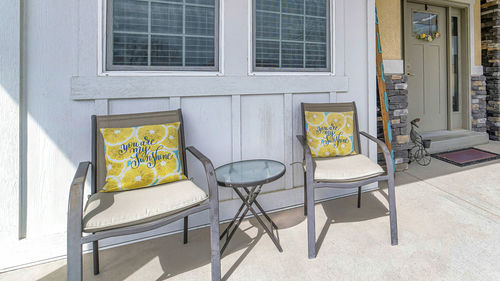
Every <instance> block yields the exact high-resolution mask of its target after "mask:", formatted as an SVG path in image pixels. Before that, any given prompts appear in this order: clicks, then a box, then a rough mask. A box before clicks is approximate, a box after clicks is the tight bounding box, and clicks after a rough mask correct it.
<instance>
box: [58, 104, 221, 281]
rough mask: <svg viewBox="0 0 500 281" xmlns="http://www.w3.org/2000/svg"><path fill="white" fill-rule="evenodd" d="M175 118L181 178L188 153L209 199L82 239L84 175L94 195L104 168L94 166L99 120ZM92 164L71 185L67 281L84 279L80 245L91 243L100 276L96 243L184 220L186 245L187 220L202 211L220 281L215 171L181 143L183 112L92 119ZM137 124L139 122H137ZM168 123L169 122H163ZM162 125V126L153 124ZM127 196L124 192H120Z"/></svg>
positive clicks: (84, 165)
mask: <svg viewBox="0 0 500 281" xmlns="http://www.w3.org/2000/svg"><path fill="white" fill-rule="evenodd" d="M172 117H173V118H176V119H177V120H178V121H179V122H180V128H179V150H180V151H181V153H182V157H181V160H182V164H183V168H184V174H185V175H186V176H188V170H187V165H186V152H187V151H189V152H190V153H191V154H192V155H193V156H194V157H195V158H196V159H198V161H200V162H201V163H202V164H203V166H204V169H205V173H206V177H207V181H208V192H209V199H208V200H207V201H206V202H203V203H202V204H200V205H196V206H194V207H191V208H189V209H186V210H183V211H181V212H178V213H175V214H173V215H170V216H167V217H164V218H161V219H158V220H155V221H151V222H146V223H142V224H137V225H132V226H126V227H120V228H114V229H110V230H103V231H99V232H96V233H92V234H90V235H86V236H83V235H82V233H83V221H82V214H83V194H84V188H85V179H86V177H87V172H88V170H89V167H91V170H92V173H91V175H92V179H91V184H92V190H91V193H92V194H94V193H96V192H97V191H98V190H97V171H98V169H102V168H103V167H98V166H97V164H98V163H99V161H98V160H97V156H98V155H97V145H98V141H97V139H98V130H99V128H98V125H97V124H98V120H99V119H109V120H111V121H112V120H113V118H119V119H121V120H123V119H127V118H130V120H134V119H136V118H137V119H140V118H146V119H147V118H150V119H151V118H159V119H162V118H163V119H165V120H169V118H170V119H171V118H172ZM91 119H92V162H88V161H87V162H81V163H80V164H79V165H78V169H77V171H76V173H75V176H74V178H73V182H72V183H71V187H70V193H69V202H68V229H67V255H68V256H67V261H68V262H67V276H68V280H72V281H73V280H82V279H83V259H82V245H83V244H86V243H92V245H93V247H92V250H93V264H94V274H99V245H98V240H101V239H104V238H109V237H116V236H122V235H129V234H135V233H141V232H145V231H149V230H152V229H156V228H159V227H162V226H164V225H167V224H170V223H173V222H175V221H177V220H180V219H183V218H184V237H183V238H184V243H187V229H188V216H189V215H191V214H195V213H198V212H201V211H204V210H207V209H208V210H209V217H210V243H211V264H212V280H213V281H218V280H221V269H220V267H221V266H220V245H219V195H218V186H217V180H216V177H215V170H214V166H213V165H212V162H211V161H210V160H209V159H208V158H207V157H206V156H205V155H203V154H202V153H201V152H200V151H199V150H197V149H196V148H194V147H193V146H190V147H186V146H185V143H184V126H183V122H182V112H181V110H180V109H178V110H173V111H165V112H153V113H141V114H122V115H108V116H95V115H93V116H92V118H91ZM137 122H138V121H135V122H133V125H131V126H138V124H137ZM139 122H140V121H139ZM148 122H149V123H150V122H151V121H147V122H146V123H144V124H140V125H153V124H154V123H152V124H149V123H148ZM165 123H170V122H165ZM156 124H163V123H156ZM123 192H127V191H123Z"/></svg>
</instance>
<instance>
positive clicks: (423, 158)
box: [410, 118, 431, 166]
mask: <svg viewBox="0 0 500 281" xmlns="http://www.w3.org/2000/svg"><path fill="white" fill-rule="evenodd" d="M418 122H420V118H416V119H413V120H412V121H411V122H410V124H411V131H410V139H411V141H412V143H413V146H412V147H411V148H410V163H411V162H413V161H415V162H417V163H418V164H419V165H421V166H427V165H429V164H430V163H431V155H430V154H429V152H428V151H427V148H429V147H430V146H431V140H424V139H423V138H422V135H420V134H419V133H418V131H417V129H416V128H418V125H417V123H418Z"/></svg>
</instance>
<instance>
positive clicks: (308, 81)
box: [71, 75, 348, 100]
mask: <svg viewBox="0 0 500 281" xmlns="http://www.w3.org/2000/svg"><path fill="white" fill-rule="evenodd" d="M347 90H348V78H347V77H337V76H307V75H303V76H259V77H255V76H254V77H248V76H224V77H72V79H71V98H72V99H73V100H92V99H118V98H120V99H124V98H151V97H170V96H177V97H183V96H221V95H235V94H236V95H238V94H241V95H262V94H267V95H268V94H283V93H322V92H346V91H347Z"/></svg>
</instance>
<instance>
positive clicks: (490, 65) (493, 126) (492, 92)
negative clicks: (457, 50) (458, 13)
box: [481, 0, 500, 141]
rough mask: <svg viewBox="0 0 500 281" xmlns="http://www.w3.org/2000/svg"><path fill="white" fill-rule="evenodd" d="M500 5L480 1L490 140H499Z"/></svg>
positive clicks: (495, 2) (487, 125)
mask: <svg viewBox="0 0 500 281" xmlns="http://www.w3.org/2000/svg"><path fill="white" fill-rule="evenodd" d="M499 8H500V4H499V3H498V1H485V0H481V23H482V33H481V34H482V50H483V64H484V76H486V90H487V97H486V100H487V102H488V104H487V107H486V109H487V116H488V117H487V118H488V121H487V123H486V127H487V131H488V133H489V136H490V139H491V140H496V141H498V140H500V31H499V28H498V21H500V12H499Z"/></svg>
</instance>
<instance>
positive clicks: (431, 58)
mask: <svg viewBox="0 0 500 281" xmlns="http://www.w3.org/2000/svg"><path fill="white" fill-rule="evenodd" d="M404 28H405V62H406V63H405V68H406V74H407V75H408V119H409V120H408V121H411V120H413V119H414V118H420V120H421V121H420V124H419V125H420V128H421V130H422V131H437V130H446V129H447V124H448V95H447V92H448V76H447V58H446V54H447V45H446V38H447V34H446V29H447V16H446V9H445V8H442V7H436V6H431V5H424V4H416V3H407V5H406V11H405V17H404Z"/></svg>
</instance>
